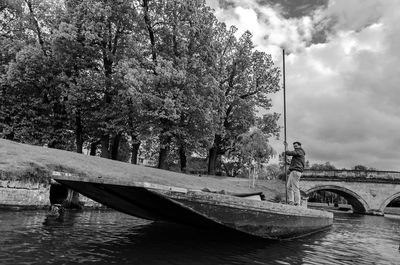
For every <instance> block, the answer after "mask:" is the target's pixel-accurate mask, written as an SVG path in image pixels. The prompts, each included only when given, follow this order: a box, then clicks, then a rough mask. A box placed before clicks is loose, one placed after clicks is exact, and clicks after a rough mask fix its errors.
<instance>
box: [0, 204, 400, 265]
mask: <svg viewBox="0 0 400 265" xmlns="http://www.w3.org/2000/svg"><path fill="white" fill-rule="evenodd" d="M0 234H1V237H0V264H45V263H50V264H182V265H183V264H185V265H186V264H219V265H221V264H335V265H336V264H400V252H399V243H400V218H396V217H394V218H393V217H392V218H386V217H385V218H383V217H374V216H362V215H353V214H336V215H335V221H334V225H333V227H332V228H331V229H330V230H327V231H325V232H321V233H318V234H314V235H312V236H310V237H306V238H302V239H296V240H291V241H265V240H257V239H254V238H249V237H238V235H226V234H223V233H221V232H219V231H213V232H207V233H206V232H204V231H199V230H197V229H193V228H188V227H182V226H178V225H171V224H164V223H152V222H149V221H145V220H141V219H137V218H134V217H131V216H127V215H124V214H122V213H118V212H115V211H85V212H79V211H67V212H65V214H64V215H63V216H60V217H57V216H48V215H47V212H46V211H19V212H13V211H0Z"/></svg>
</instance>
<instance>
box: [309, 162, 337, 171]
mask: <svg viewBox="0 0 400 265" xmlns="http://www.w3.org/2000/svg"><path fill="white" fill-rule="evenodd" d="M310 169H311V170H336V167H335V166H334V165H332V164H331V163H330V162H326V163H325V164H312V165H311V167H310Z"/></svg>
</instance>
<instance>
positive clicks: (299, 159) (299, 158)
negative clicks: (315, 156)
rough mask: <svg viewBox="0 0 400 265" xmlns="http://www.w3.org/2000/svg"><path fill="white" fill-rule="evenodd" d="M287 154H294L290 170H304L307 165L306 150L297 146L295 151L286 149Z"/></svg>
mask: <svg viewBox="0 0 400 265" xmlns="http://www.w3.org/2000/svg"><path fill="white" fill-rule="evenodd" d="M286 155H288V156H293V158H292V162H291V163H290V166H289V171H299V172H303V170H304V165H305V163H306V162H305V155H306V153H305V152H304V150H303V149H302V148H301V147H300V148H295V149H294V151H286Z"/></svg>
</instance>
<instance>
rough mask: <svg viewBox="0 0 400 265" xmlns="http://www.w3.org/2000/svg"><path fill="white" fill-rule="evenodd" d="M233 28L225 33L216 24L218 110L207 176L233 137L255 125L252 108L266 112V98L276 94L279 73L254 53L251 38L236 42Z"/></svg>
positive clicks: (262, 55)
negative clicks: (219, 105) (219, 99)
mask: <svg viewBox="0 0 400 265" xmlns="http://www.w3.org/2000/svg"><path fill="white" fill-rule="evenodd" d="M234 33H235V28H230V30H228V31H227V30H226V28H225V25H224V24H220V25H219V28H218V31H217V36H218V37H217V38H215V39H216V40H217V41H218V42H219V44H216V45H217V47H218V49H217V53H216V55H217V58H218V59H217V64H216V65H215V68H216V70H215V73H216V74H217V78H218V82H219V90H220V94H221V106H222V108H220V109H218V113H217V116H218V119H217V121H218V127H217V130H216V133H215V136H214V142H213V145H212V147H211V148H210V150H209V162H208V173H209V174H215V170H216V162H217V159H218V157H219V156H220V155H222V154H224V153H225V152H226V151H227V150H228V149H229V147H230V146H232V142H233V141H235V139H236V137H237V136H238V135H240V134H242V133H244V132H246V131H248V130H249V128H250V127H251V126H253V125H255V122H256V108H257V107H260V108H264V109H269V108H270V106H271V100H270V99H269V98H268V94H270V93H274V92H276V91H278V90H279V69H278V68H276V67H274V65H273V61H272V59H271V56H270V55H267V54H265V53H263V52H259V51H257V50H254V46H253V42H252V40H251V38H252V35H251V33H250V32H245V33H244V34H243V35H242V36H241V37H240V38H239V40H236V38H235V37H234Z"/></svg>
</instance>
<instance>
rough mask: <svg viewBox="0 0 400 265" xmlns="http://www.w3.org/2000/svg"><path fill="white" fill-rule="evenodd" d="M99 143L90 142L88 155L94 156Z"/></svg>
mask: <svg viewBox="0 0 400 265" xmlns="http://www.w3.org/2000/svg"><path fill="white" fill-rule="evenodd" d="M99 143H100V141H96V142H92V143H91V144H90V153H89V154H90V155H91V156H95V155H96V151H97V146H98V145H99Z"/></svg>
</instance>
